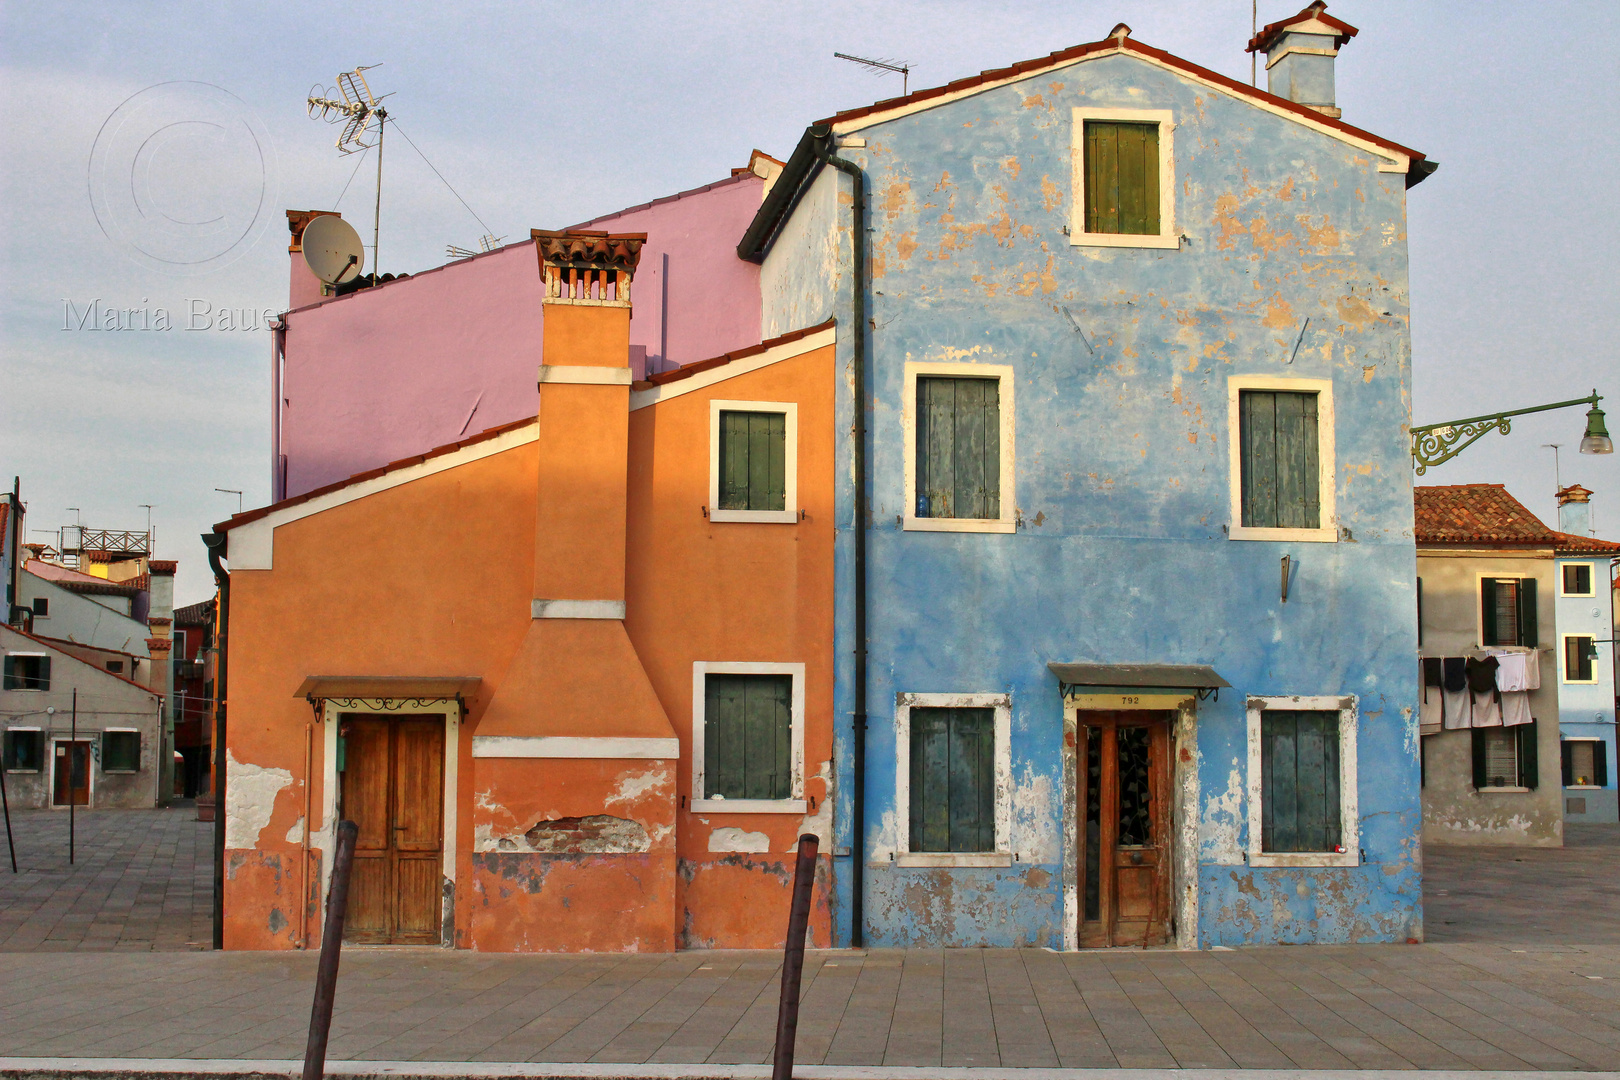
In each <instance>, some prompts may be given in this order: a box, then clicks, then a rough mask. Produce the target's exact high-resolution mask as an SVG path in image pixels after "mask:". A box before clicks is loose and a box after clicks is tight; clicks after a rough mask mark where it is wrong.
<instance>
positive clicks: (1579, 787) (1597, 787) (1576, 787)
mask: <svg viewBox="0 0 1620 1080" xmlns="http://www.w3.org/2000/svg"><path fill="white" fill-rule="evenodd" d="M6 771H7V772H16V771H17V770H15V769H7V770H6ZM1564 790H1565V791H1606V790H1608V789H1606V788H1605V787H1603V786H1602V785H1601V784H1568V785H1566V786H1565V787H1564Z"/></svg>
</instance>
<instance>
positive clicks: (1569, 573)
mask: <svg viewBox="0 0 1620 1080" xmlns="http://www.w3.org/2000/svg"><path fill="white" fill-rule="evenodd" d="M1591 499H1592V492H1591V491H1589V490H1587V489H1586V488H1584V487H1581V486H1580V485H1579V484H1571V485H1570V486H1569V487H1566V488H1562V489H1560V490H1559V492H1558V529H1559V531H1560V533H1561V534H1562V539H1561V540H1560V543H1559V546H1558V552H1557V558H1556V559H1555V560H1554V563H1555V567H1556V576H1557V580H1558V600H1557V612H1558V615H1557V619H1558V638H1557V641H1556V642H1555V644H1556V647H1557V651H1558V661H1559V680H1558V709H1559V717H1560V720H1559V728H1560V730H1561V732H1562V734H1563V744H1562V746H1561V750H1562V754H1561V758H1560V762H1559V765H1560V769H1561V771H1562V773H1563V781H1564V820H1565V821H1583V822H1584V821H1598V822H1614V821H1617V820H1620V799H1617V794H1620V792H1617V790H1616V786H1615V785H1616V768H1615V766H1616V758H1615V752H1616V747H1615V674H1616V672H1615V661H1614V639H1615V638H1616V637H1617V636H1620V635H1617V634H1616V633H1615V630H1614V626H1615V613H1614V588H1613V577H1614V567H1615V560H1616V557H1617V555H1616V553H1617V552H1620V547H1617V546H1616V545H1614V544H1610V543H1608V542H1607V541H1603V540H1597V539H1595V538H1593V537H1592V535H1591V532H1592V504H1591Z"/></svg>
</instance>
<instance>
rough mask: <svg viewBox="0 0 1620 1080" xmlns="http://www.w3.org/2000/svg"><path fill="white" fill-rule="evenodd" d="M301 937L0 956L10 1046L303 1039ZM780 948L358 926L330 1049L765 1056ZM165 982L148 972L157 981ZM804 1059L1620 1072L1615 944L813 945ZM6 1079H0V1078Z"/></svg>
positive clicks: (280, 1055) (507, 1058)
mask: <svg viewBox="0 0 1620 1080" xmlns="http://www.w3.org/2000/svg"><path fill="white" fill-rule="evenodd" d="M315 961H316V957H315V955H314V954H312V953H215V952H190V953H169V954H157V953H144V954H143V953H95V954H92V953H88V952H71V953H55V954H49V955H47V954H39V953H34V954H18V953H12V954H0V1056H4V1057H10V1058H32V1059H40V1058H107V1059H125V1058H141V1059H169V1058H186V1059H199V1060H206V1059H241V1060H278V1061H285V1060H291V1059H296V1058H298V1057H299V1056H300V1055H301V1054H302V1052H303V1045H304V1039H305V1034H306V1030H307V1024H308V1017H309V1006H310V998H311V993H312V986H313V980H314V973H315ZM779 978H780V968H779V966H778V963H777V958H776V957H775V956H771V955H768V954H763V953H754V952H687V953H676V954H666V955H586V956H559V955H541V956H534V955H521V956H519V955H509V954H499V955H497V954H489V953H470V952H446V951H442V950H438V949H378V948H357V947H351V948H350V949H348V950H346V951H345V953H344V957H343V964H342V970H341V975H340V978H339V984H338V992H337V1005H336V1010H335V1013H334V1016H333V1023H332V1038H331V1043H330V1048H329V1054H330V1057H331V1059H332V1060H334V1061H338V1060H352V1061H357V1062H358V1061H438V1062H448V1061H467V1062H552V1063H580V1064H584V1063H593V1064H597V1065H602V1066H609V1065H614V1064H619V1065H624V1064H635V1065H640V1064H643V1063H646V1064H649V1065H650V1064H659V1063H663V1064H671V1065H683V1066H685V1065H694V1064H702V1065H709V1066H722V1065H724V1066H730V1065H739V1066H741V1065H754V1066H759V1065H763V1064H764V1063H766V1062H768V1061H769V1059H770V1053H771V1039H772V1035H773V1032H774V1027H775V1019H776V995H777V990H778V980H779ZM155 988H156V989H155ZM798 1061H799V1063H800V1064H802V1065H804V1066H848V1067H858V1068H887V1067H912V1068H922V1069H926V1070H928V1075H929V1076H932V1077H938V1076H942V1075H943V1072H942V1070H946V1069H953V1068H968V1069H971V1070H974V1071H976V1070H978V1069H983V1068H1003V1069H1005V1068H1026V1069H1036V1070H1041V1069H1122V1068H1123V1069H1132V1068H1137V1069H1166V1068H1176V1069H1185V1068H1204V1069H1217V1070H1232V1069H1262V1070H1264V1069H1281V1070H1322V1069H1326V1070H1334V1069H1339V1070H1349V1069H1372V1070H1381V1069H1397V1070H1409V1069H1424V1070H1458V1071H1475V1070H1490V1071H1590V1070H1620V946H1604V945H1594V946H1561V947H1556V948H1551V947H1534V946H1525V947H1517V946H1510V945H1476V944H1458V945H1413V946H1407V945H1367V946H1313V947H1308V948H1257V949H1237V950H1219V951H1210V952H1197V953H1184V952H1176V951H1171V950H1149V951H1140V950H1105V951H1098V952H1089V953H1067V954H1061V953H1053V952H1048V951H1045V950H1038V949H1025V950H1010V949H1009V950H998V949H975V950H960V951H945V950H927V949H915V950H893V951H889V950H874V951H871V952H867V953H860V952H851V951H824V952H813V953H811V954H810V955H809V956H808V957H807V959H806V964H805V975H804V1004H803V1010H802V1012H801V1016H800V1026H799V1044H798ZM0 1080H4V1078H3V1077H0Z"/></svg>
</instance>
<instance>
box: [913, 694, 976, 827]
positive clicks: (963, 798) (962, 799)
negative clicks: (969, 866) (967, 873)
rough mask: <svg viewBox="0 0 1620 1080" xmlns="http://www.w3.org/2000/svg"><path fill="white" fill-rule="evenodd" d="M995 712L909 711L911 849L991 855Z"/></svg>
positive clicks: (914, 709) (957, 710)
mask: <svg viewBox="0 0 1620 1080" xmlns="http://www.w3.org/2000/svg"><path fill="white" fill-rule="evenodd" d="M995 730H996V726H995V710H994V709H979V708H974V709H938V708H913V709H912V710H911V808H910V810H911V850H912V851H994V850H995V849H996V823H995V807H996V798H995Z"/></svg>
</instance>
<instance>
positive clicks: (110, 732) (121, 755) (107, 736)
mask: <svg viewBox="0 0 1620 1080" xmlns="http://www.w3.org/2000/svg"><path fill="white" fill-rule="evenodd" d="M140 768H141V733H140V732H139V731H138V730H136V729H135V728H108V729H107V730H106V731H103V732H102V733H101V771H102V772H109V773H111V772H130V773H132V772H139V771H140Z"/></svg>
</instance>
